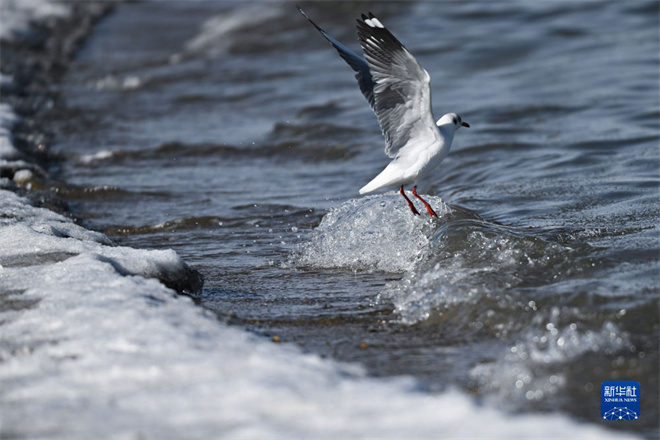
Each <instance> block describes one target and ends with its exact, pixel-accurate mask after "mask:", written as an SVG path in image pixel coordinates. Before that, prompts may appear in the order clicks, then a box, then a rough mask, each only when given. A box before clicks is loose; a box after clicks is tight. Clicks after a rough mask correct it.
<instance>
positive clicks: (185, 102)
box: [52, 1, 660, 436]
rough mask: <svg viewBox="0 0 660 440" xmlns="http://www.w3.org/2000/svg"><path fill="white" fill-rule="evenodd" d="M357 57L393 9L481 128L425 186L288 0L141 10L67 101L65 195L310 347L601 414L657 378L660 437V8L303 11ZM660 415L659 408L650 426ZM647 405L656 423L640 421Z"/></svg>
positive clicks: (96, 40)
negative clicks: (365, 25)
mask: <svg viewBox="0 0 660 440" xmlns="http://www.w3.org/2000/svg"><path fill="white" fill-rule="evenodd" d="M302 6H303V7H304V8H305V10H306V11H307V12H308V14H309V15H310V16H311V17H313V18H314V19H315V20H316V21H317V22H318V23H319V24H321V25H322V26H323V27H324V28H326V30H328V31H329V32H330V33H332V34H333V35H335V36H336V37H337V38H339V39H340V40H342V41H344V42H346V43H347V44H349V45H352V46H353V47H354V48H356V49H357V43H354V42H355V40H356V34H355V29H354V26H353V25H354V21H353V20H354V18H355V17H357V16H359V14H360V13H362V12H367V11H369V10H371V11H372V12H373V13H374V14H376V15H377V16H378V17H379V18H380V19H381V21H383V22H384V23H385V24H386V25H387V26H388V27H389V28H390V29H391V30H392V32H393V33H394V34H395V35H396V36H397V37H398V38H399V39H400V40H401V41H402V42H403V43H404V44H405V45H406V46H407V47H408V49H409V50H410V51H411V52H413V53H414V54H415V55H416V56H417V57H418V60H419V61H420V63H421V64H422V65H423V66H424V67H425V68H426V69H427V70H428V71H429V73H430V75H431V78H432V91H433V96H434V107H435V109H436V116H437V117H439V116H440V115H441V114H443V113H446V112H449V111H455V112H458V113H460V114H461V116H462V117H463V119H464V120H466V121H468V122H469V123H470V125H471V127H472V128H470V129H466V130H461V131H460V132H458V133H457V136H456V138H455V141H454V146H453V151H452V152H451V153H450V156H449V157H448V158H447V159H446V160H445V162H443V163H442V164H441V165H440V167H439V168H438V169H437V171H436V172H435V173H434V174H433V175H432V176H431V177H429V178H427V180H426V182H424V183H423V184H422V185H421V189H422V191H421V192H422V193H425V194H429V197H428V199H429V200H430V201H431V203H432V204H433V205H434V207H436V211H437V212H438V213H439V214H440V218H439V219H437V220H432V219H429V218H427V217H413V216H412V215H411V213H410V212H409V211H408V208H407V206H406V205H405V201H403V199H402V198H401V197H400V196H399V195H398V194H396V193H395V192H387V193H384V194H381V195H371V196H367V197H358V196H357V189H359V188H360V187H361V186H362V185H364V184H365V183H366V182H367V181H369V180H370V179H371V178H372V177H373V176H375V175H376V174H377V173H378V172H379V171H380V170H381V169H382V168H383V167H384V166H385V164H386V163H387V157H386V156H385V155H384V154H383V151H382V148H383V139H382V137H381V134H380V130H379V128H378V125H377V123H376V120H375V118H374V116H373V114H371V112H370V110H369V108H368V106H367V105H366V102H365V101H364V99H363V98H362V97H361V96H360V93H359V91H358V89H357V87H356V84H355V81H354V80H353V78H352V72H351V71H350V69H349V68H348V67H347V66H345V65H344V63H343V61H342V60H341V59H340V58H339V57H337V56H336V54H335V53H334V51H333V50H332V49H331V48H330V47H329V46H328V45H327V44H326V42H325V41H324V40H323V38H322V37H321V36H320V35H318V34H317V33H316V31H315V30H314V29H313V28H312V27H311V26H309V23H307V21H306V20H305V19H304V18H303V17H301V16H300V15H299V14H298V12H297V11H296V10H295V7H294V5H293V4H292V3H278V2H268V3H249V4H237V3H234V2H227V3H223V2H191V3H188V2H160V3H157V4H156V3H152V2H141V3H135V4H133V3H131V4H125V5H121V6H119V7H118V8H117V10H116V12H115V14H113V15H112V16H110V17H108V18H107V19H106V20H105V21H104V22H102V23H101V24H100V25H99V26H98V27H97V29H96V32H95V33H94V34H93V35H92V37H91V38H90V40H89V42H88V43H87V45H86V47H85V48H84V50H83V51H82V53H81V54H80V55H79V57H78V59H77V60H76V61H75V62H74V64H73V66H72V67H71V69H70V73H69V74H68V76H67V77H66V79H65V82H64V84H63V85H62V90H61V93H62V97H63V101H64V104H63V105H62V108H60V109H59V115H60V116H59V119H58V120H57V121H56V130H57V134H58V137H57V143H56V145H54V146H53V147H52V148H53V149H55V150H57V151H59V152H61V153H62V154H64V155H65V156H66V157H67V158H68V160H67V161H65V162H64V163H63V164H62V169H61V173H60V174H61V177H62V181H64V182H66V184H64V183H63V184H61V186H59V187H58V188H56V190H57V191H58V192H59V193H60V194H61V195H62V196H63V197H64V198H65V199H67V200H68V201H69V203H70V204H71V206H72V208H73V210H74V212H76V213H77V214H78V215H79V216H81V217H82V218H83V219H85V220H84V221H85V223H86V226H88V227H91V228H93V229H98V230H102V231H104V232H106V233H108V234H109V235H111V236H113V237H114V238H115V239H116V241H118V242H120V243H122V244H127V245H131V246H139V247H167V248H173V249H175V250H176V251H177V252H178V253H179V254H180V255H182V256H183V257H184V259H185V260H186V261H187V262H188V263H190V264H191V265H193V266H195V267H196V268H198V269H199V270H200V271H201V272H202V273H203V274H204V275H205V278H206V284H205V286H206V287H205V289H204V291H203V292H202V293H201V294H200V295H199V296H197V297H196V298H195V299H196V300H197V301H198V302H199V304H201V305H202V306H203V307H207V308H209V309H211V310H213V311H215V312H216V313H217V314H218V316H219V318H220V319H223V320H226V321H227V322H229V323H232V324H236V325H240V326H245V327H248V328H249V329H251V330H253V331H255V332H257V333H261V334H264V335H267V336H274V335H277V336H278V337H279V338H280V340H283V341H286V342H293V343H297V344H300V345H302V346H304V347H305V348H306V349H309V350H310V351H313V352H318V353H321V354H323V355H327V356H331V357H335V358H338V359H341V360H349V361H356V362H360V363H362V364H364V365H365V366H366V367H367V368H368V369H369V371H370V372H371V373H372V374H374V375H378V376H379V375H399V374H411V375H413V376H415V377H417V378H418V379H419V380H420V382H421V383H422V384H423V386H425V387H427V389H428V390H430V391H438V390H443V389H446V388H447V387H459V388H464V389H467V390H470V391H471V392H473V393H475V394H477V395H479V396H481V397H483V398H484V399H485V400H489V401H494V402H495V404H496V405H499V406H506V407H508V408H510V409H511V410H512V411H515V412H520V411H546V410H549V411H555V410H559V411H563V412H566V413H569V414H572V415H574V416H575V417H577V418H579V419H581V420H585V421H591V422H594V423H598V418H599V414H600V413H599V402H600V398H599V389H600V383H601V382H602V381H604V380H616V379H626V380H637V381H639V382H640V384H641V387H642V396H643V397H642V410H643V416H642V419H641V420H640V421H639V422H636V423H635V424H627V425H625V426H622V425H608V426H610V427H613V428H621V429H628V430H630V429H632V430H636V431H639V432H642V433H644V434H646V435H648V436H652V435H654V434H653V433H654V432H655V431H654V429H655V428H657V426H658V415H657V407H658V379H657V378H658V354H659V353H658V345H659V344H658V330H659V329H658V321H659V319H658V274H659V271H658V269H659V267H660V266H659V264H658V258H659V255H660V250H659V246H658V243H659V242H658V228H657V225H658V219H659V218H660V215H659V214H660V205H659V204H658V183H659V169H660V163H659V154H658V153H659V151H658V133H659V130H658V128H659V123H658V120H659V117H660V112H659V108H658V102H659V95H658V79H659V78H658V63H659V59H658V58H659V55H658V53H659V39H658V25H659V23H658V4H657V2H653V1H650V2H642V1H635V2H531V1H518V2H513V1H511V2H477V3H473V2H469V3H466V2H419V3H409V2H402V3H397V2H387V3H380V4H379V3H363V2H340V3H337V2H333V3H313V4H303V5H302ZM645 408H646V409H647V410H646V411H645ZM644 411H645V412H644Z"/></svg>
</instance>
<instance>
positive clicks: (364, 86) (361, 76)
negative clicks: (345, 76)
mask: <svg viewBox="0 0 660 440" xmlns="http://www.w3.org/2000/svg"><path fill="white" fill-rule="evenodd" d="M298 10H299V11H300V13H301V14H302V15H303V16H304V17H305V18H306V19H307V20H309V22H310V23H312V24H313V25H314V27H315V28H316V29H317V30H318V31H319V32H320V33H321V35H323V36H324V37H325V39H326V40H328V41H329V42H330V44H332V46H333V47H334V48H335V49H337V52H339V56H341V57H342V58H343V59H344V61H346V63H347V64H348V65H349V66H351V69H353V70H354V71H355V72H356V73H355V78H356V79H357V82H358V86H359V87H360V91H361V92H362V94H363V95H364V97H365V98H367V102H369V105H370V106H371V108H372V109H373V110H374V112H375V111H376V109H375V101H374V86H375V85H376V84H375V83H374V80H373V78H372V76H371V72H370V71H369V64H367V62H366V60H365V59H364V58H362V57H361V56H360V55H358V54H356V53H355V52H353V51H352V50H350V49H349V48H348V47H346V46H344V45H343V44H341V43H340V42H339V41H337V40H336V39H334V38H333V37H332V36H331V35H330V34H328V33H327V32H326V31H324V30H323V29H321V27H320V26H319V25H318V24H316V23H314V22H313V21H312V19H311V18H309V17H308V16H307V14H305V12H303V10H302V9H300V7H298Z"/></svg>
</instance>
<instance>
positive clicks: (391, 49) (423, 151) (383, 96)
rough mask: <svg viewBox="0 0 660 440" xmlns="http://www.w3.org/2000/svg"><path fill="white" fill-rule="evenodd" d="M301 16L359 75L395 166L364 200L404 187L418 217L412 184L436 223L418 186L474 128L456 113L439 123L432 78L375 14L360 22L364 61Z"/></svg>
mask: <svg viewBox="0 0 660 440" xmlns="http://www.w3.org/2000/svg"><path fill="white" fill-rule="evenodd" d="M298 10H299V11H300V13H301V14H302V15H303V16H304V17H305V18H307V20H309V22H310V23H312V25H314V27H315V28H316V29H317V30H318V31H319V32H320V33H321V35H323V36H324V37H325V39H326V40H328V41H329V42H330V44H332V46H334V48H335V49H336V50H337V52H339V56H341V57H342V58H343V59H344V61H346V63H348V65H349V66H350V67H351V68H352V69H353V70H354V71H355V72H356V73H355V78H356V79H357V82H358V86H359V87H360V91H361V92H362V94H363V95H364V97H365V98H366V99H367V101H368V102H369V105H370V106H371V109H372V110H373V111H374V113H375V114H376V118H378V123H379V124H380V127H381V129H382V130H383V136H385V154H387V155H388V156H389V157H391V158H392V161H391V162H390V163H389V165H387V167H385V169H384V170H383V171H381V173H380V174H378V175H377V176H376V177H375V178H374V179H373V180H372V181H371V182H369V183H367V184H366V185H365V186H364V187H362V188H361V189H360V194H366V193H370V192H373V191H376V190H379V189H381V188H386V187H388V186H394V187H399V193H401V195H402V196H403V197H404V198H405V199H406V201H407V202H408V206H409V207H410V210H411V211H412V212H413V214H415V215H419V211H417V208H415V205H414V204H413V203H412V201H411V200H410V199H409V198H408V196H406V193H405V192H404V190H403V187H404V186H405V185H408V184H411V183H412V184H414V187H413V190H412V194H413V195H414V196H415V197H417V198H418V199H419V200H421V201H422V203H423V204H424V206H425V207H426V211H427V212H428V213H429V215H430V216H431V217H437V216H438V215H437V214H436V213H435V211H434V210H433V208H432V207H431V205H430V204H429V203H428V202H427V201H426V200H424V199H423V198H422V197H421V196H420V195H419V194H417V181H418V180H420V179H422V178H423V177H425V176H426V175H428V174H429V173H430V172H431V171H432V170H433V169H434V168H435V167H437V166H438V165H439V164H440V162H442V160H443V159H444V158H445V157H446V156H447V154H448V153H449V149H450V147H451V143H452V140H453V139H454V133H455V132H456V130H458V129H459V128H461V127H469V125H468V123H467V122H464V121H463V120H462V119H461V117H460V116H459V115H457V114H456V113H447V114H446V115H444V116H443V117H441V118H440V119H439V120H438V121H437V122H435V120H434V118H433V112H432V110H431V88H430V77H429V74H428V72H427V71H426V70H424V68H423V67H422V66H421V65H420V64H419V62H417V60H416V59H415V57H414V56H412V54H411V53H410V52H408V50H407V49H406V48H405V47H404V46H403V44H401V42H400V41H399V40H397V39H396V37H395V36H394V35H392V33H390V31H388V30H387V29H386V28H385V26H383V24H382V23H381V22H380V20H378V19H377V18H376V17H375V16H374V15H373V14H372V13H369V15H368V16H366V15H364V14H362V18H361V19H358V20H357V31H358V39H359V41H360V45H361V46H362V51H363V53H364V58H362V57H361V56H360V55H358V54H356V53H355V52H353V51H352V50H350V49H349V48H348V47H346V46H344V45H343V44H342V43H340V42H339V41H337V40H336V39H335V38H333V37H332V36H330V35H329V34H328V33H327V32H326V31H324V30H323V29H321V27H320V26H319V25H317V24H316V23H314V22H313V21H312V19H311V18H309V17H308V16H307V14H305V12H303V10H302V9H300V8H298Z"/></svg>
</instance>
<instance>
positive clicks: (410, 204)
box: [399, 185, 426, 215]
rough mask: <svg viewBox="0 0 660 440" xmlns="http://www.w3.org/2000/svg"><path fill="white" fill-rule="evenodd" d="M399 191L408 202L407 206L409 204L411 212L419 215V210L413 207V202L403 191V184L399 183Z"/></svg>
mask: <svg viewBox="0 0 660 440" xmlns="http://www.w3.org/2000/svg"><path fill="white" fill-rule="evenodd" d="M399 192H400V193H401V195H402V196H403V198H404V199H406V202H408V206H410V210H411V211H412V212H413V214H415V215H419V211H418V210H417V208H415V205H413V203H412V202H411V201H410V199H409V198H408V196H407V195H406V193H405V192H403V185H401V189H400V190H399ZM413 194H414V192H413ZM424 203H426V202H424Z"/></svg>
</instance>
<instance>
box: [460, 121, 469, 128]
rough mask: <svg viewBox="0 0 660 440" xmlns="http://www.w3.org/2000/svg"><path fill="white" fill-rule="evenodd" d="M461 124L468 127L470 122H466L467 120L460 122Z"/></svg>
mask: <svg viewBox="0 0 660 440" xmlns="http://www.w3.org/2000/svg"><path fill="white" fill-rule="evenodd" d="M461 125H462V126H463V127H467V128H470V124H468V123H467V122H461Z"/></svg>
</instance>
